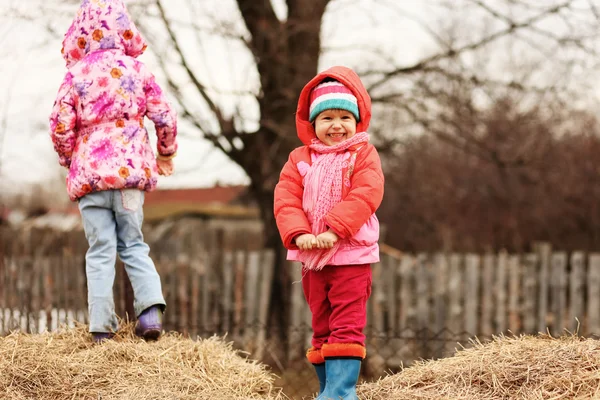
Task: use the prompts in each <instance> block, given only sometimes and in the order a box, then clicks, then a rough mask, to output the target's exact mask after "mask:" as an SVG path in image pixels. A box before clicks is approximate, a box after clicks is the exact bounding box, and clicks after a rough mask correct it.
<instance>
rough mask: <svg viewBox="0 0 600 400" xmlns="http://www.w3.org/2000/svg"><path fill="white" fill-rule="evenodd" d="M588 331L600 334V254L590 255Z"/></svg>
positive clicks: (592, 333) (591, 333) (588, 332)
mask: <svg viewBox="0 0 600 400" xmlns="http://www.w3.org/2000/svg"><path fill="white" fill-rule="evenodd" d="M587 294H588V297H587V315H588V319H587V321H588V323H587V331H586V332H585V335H586V336H587V335H600V254H599V253H592V254H590V256H589V268H588V277H587Z"/></svg>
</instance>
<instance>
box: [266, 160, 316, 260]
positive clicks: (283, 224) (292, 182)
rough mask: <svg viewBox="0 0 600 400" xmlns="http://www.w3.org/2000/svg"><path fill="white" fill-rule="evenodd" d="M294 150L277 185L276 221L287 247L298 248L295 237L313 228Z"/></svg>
mask: <svg viewBox="0 0 600 400" xmlns="http://www.w3.org/2000/svg"><path fill="white" fill-rule="evenodd" d="M293 156H294V152H292V154H290V157H289V159H288V161H287V162H286V163H285V165H284V166H283V169H282V171H281V174H280V176H279V182H278V183H277V186H275V206H274V212H275V221H276V222H277V228H278V229H279V234H280V235H281V240H282V241H283V245H284V246H285V248H287V249H289V250H296V249H298V246H296V244H295V243H294V238H295V237H296V236H298V235H301V234H304V233H310V232H311V228H310V224H309V223H308V219H307V218H306V214H305V213H304V210H303V208H302V195H303V193H304V186H303V184H302V176H301V175H300V172H299V171H298V168H297V167H296V164H295V162H294V161H293V158H294V157H293Z"/></svg>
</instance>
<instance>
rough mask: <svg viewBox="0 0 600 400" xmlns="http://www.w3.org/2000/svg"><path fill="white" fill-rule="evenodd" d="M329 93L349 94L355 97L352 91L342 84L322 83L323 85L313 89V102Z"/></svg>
mask: <svg viewBox="0 0 600 400" xmlns="http://www.w3.org/2000/svg"><path fill="white" fill-rule="evenodd" d="M327 93H347V94H350V95H352V96H354V94H353V93H352V91H351V90H350V89H348V88H347V87H346V86H344V85H343V84H341V83H340V82H325V83H322V84H320V85H318V86H316V87H315V88H314V89H313V91H312V94H311V100H314V99H316V98H317V97H319V96H322V95H324V94H327Z"/></svg>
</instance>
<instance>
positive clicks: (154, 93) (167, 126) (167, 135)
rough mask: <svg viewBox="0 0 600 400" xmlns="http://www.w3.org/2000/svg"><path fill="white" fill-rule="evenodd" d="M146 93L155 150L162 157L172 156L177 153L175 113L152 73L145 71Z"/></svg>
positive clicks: (147, 113)
mask: <svg viewBox="0 0 600 400" xmlns="http://www.w3.org/2000/svg"><path fill="white" fill-rule="evenodd" d="M144 92H145V93H146V115H147V116H148V118H150V120H152V122H154V126H155V127H156V136H157V137H158V141H157V144H156V146H157V150H158V154H159V155H161V156H163V157H174V156H175V154H176V153H177V113H176V111H175V110H174V109H173V108H172V107H171V105H170V104H169V101H168V100H167V98H166V96H165V95H164V93H163V91H162V89H161V88H160V86H159V85H158V83H156V78H155V77H154V75H153V74H152V73H151V72H149V71H146V80H145V85H144Z"/></svg>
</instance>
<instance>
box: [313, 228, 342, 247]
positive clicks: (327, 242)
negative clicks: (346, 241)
mask: <svg viewBox="0 0 600 400" xmlns="http://www.w3.org/2000/svg"><path fill="white" fill-rule="evenodd" d="M339 239H340V238H339V237H338V235H336V234H335V233H334V232H333V231H332V230H328V231H327V232H323V233H321V234H320V235H319V236H317V247H318V248H319V249H331V248H332V247H333V245H334V244H335V243H336V242H337V241H338V240H339Z"/></svg>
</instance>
